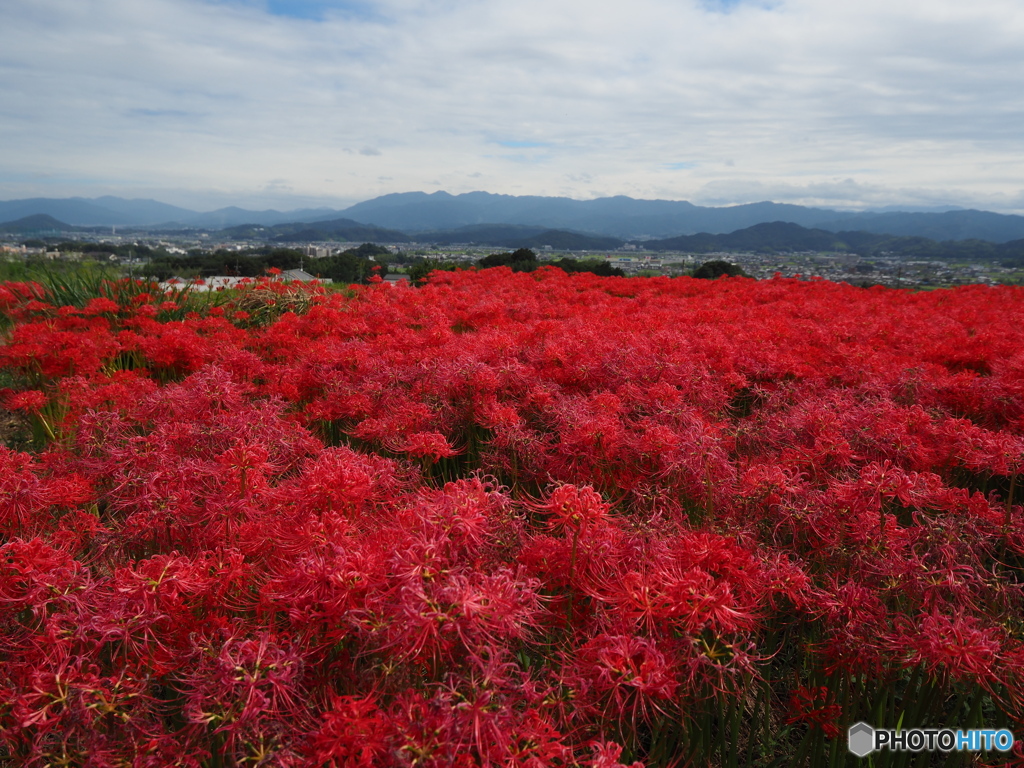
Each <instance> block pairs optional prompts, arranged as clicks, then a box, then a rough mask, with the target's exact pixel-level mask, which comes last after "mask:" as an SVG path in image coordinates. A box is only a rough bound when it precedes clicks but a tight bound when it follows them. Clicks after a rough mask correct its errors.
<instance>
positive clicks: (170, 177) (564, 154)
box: [0, 0, 1024, 212]
mask: <svg viewBox="0 0 1024 768" xmlns="http://www.w3.org/2000/svg"><path fill="white" fill-rule="evenodd" d="M0 30H2V32H0V35H2V38H0V198H3V199H11V198H19V197H32V196H47V197H62V196H68V195H83V196H88V197H93V196H97V195H102V194H117V195H122V196H126V197H155V198H157V199H160V200H163V201H165V202H170V203H175V204H179V205H186V206H189V207H193V208H210V207H216V206H219V205H226V204H232V203H233V204H239V205H245V206H249V207H252V206H277V207H285V208H293V207H298V206H301V205H309V204H329V205H339V204H344V203H351V202H356V201H358V200H363V199H368V198H371V197H374V196H376V195H379V194H384V193H387V192H403V191H411V190H424V191H428V192H429V191H434V190H438V189H444V190H447V191H449V192H452V193H459V192H467V191H471V190H486V191H490V192H501V193H508V194H538V195H564V196H569V197H575V198H593V197H600V196H606V195H615V194H624V195H630V196H632V197H641V198H666V199H687V200H691V201H693V202H696V203H701V204H705V205H724V204H731V203H742V202H752V201H757V200H767V199H771V200H776V201H784V202H797V203H802V204H810V205H825V206H833V207H843V208H854V207H879V206H885V205H900V206H929V205H936V206H938V205H962V206H968V207H978V208H986V209H989V210H997V211H1004V212H1024V130H1022V129H1021V127H1022V126H1024V87H1022V83H1024V5H1022V4H1021V3H1020V2H1019V0H972V2H970V3H967V2H964V0H858V2H856V3H845V2H836V0H779V1H778V2H755V1H753V0H741V1H740V2H736V0H729V1H728V2H725V1H724V0H631V1H630V2H629V3H623V2H619V1H618V0H616V1H615V2H612V1H611V0H517V1H516V2H514V3H510V2H505V1H503V0H323V1H322V2H320V1H318V0H303V1H302V2H289V1H288V0H274V1H271V2H267V1H265V0H4V1H3V2H0Z"/></svg>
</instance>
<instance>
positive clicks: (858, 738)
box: [846, 723, 875, 757]
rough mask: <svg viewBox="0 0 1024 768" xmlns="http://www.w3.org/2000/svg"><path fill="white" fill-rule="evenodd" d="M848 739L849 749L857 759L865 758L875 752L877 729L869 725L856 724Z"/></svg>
mask: <svg viewBox="0 0 1024 768" xmlns="http://www.w3.org/2000/svg"><path fill="white" fill-rule="evenodd" d="M846 737H847V741H846V745H847V747H848V748H849V750H850V751H851V752H852V753H853V754H855V755H856V756H857V757H865V756H866V755H870V754H871V753H872V752H874V751H875V729H874V728H872V727H871V726H870V725H868V724H867V723H854V724H853V725H851V726H850V730H848V731H847V732H846Z"/></svg>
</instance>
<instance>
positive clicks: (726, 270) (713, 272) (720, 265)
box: [693, 259, 750, 280]
mask: <svg viewBox="0 0 1024 768" xmlns="http://www.w3.org/2000/svg"><path fill="white" fill-rule="evenodd" d="M723 275H726V276H728V277H750V275H748V274H747V273H746V272H744V271H743V268H742V267H740V266H739V265H737V264H732V263H730V262H728V261H722V260H721V259H715V260H714V261H705V262H704V263H703V264H701V265H700V266H699V267H697V268H696V269H695V270H694V271H693V276H694V277H696V278H699V279H701V280H714V279H716V278H719V277H722V276H723Z"/></svg>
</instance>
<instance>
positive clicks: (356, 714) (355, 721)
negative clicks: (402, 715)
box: [311, 696, 390, 768]
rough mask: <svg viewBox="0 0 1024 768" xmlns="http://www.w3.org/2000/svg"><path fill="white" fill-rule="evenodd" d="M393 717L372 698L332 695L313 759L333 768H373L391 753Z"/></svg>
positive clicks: (318, 734) (312, 748)
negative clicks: (390, 732)
mask: <svg viewBox="0 0 1024 768" xmlns="http://www.w3.org/2000/svg"><path fill="white" fill-rule="evenodd" d="M389 725H390V719H389V718H388V717H387V716H386V714H385V713H383V712H381V711H380V710H379V709H378V708H377V705H376V702H374V700H373V699H372V698H370V697H366V698H359V697H356V696H332V698H331V702H330V708H329V709H328V710H327V711H326V712H325V713H324V715H323V722H322V723H321V725H320V728H319V729H318V730H317V732H316V734H315V735H314V737H313V744H312V747H311V752H312V758H313V759H314V760H315V761H316V764H317V765H323V766H330V768H374V766H378V765H382V764H383V763H384V761H385V758H386V757H387V755H388V752H389V751H390V750H389V747H390V745H389V739H388V727H389Z"/></svg>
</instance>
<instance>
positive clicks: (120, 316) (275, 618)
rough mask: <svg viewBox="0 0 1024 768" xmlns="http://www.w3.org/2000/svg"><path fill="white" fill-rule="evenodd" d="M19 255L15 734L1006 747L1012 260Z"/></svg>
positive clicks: (200, 743)
mask: <svg viewBox="0 0 1024 768" xmlns="http://www.w3.org/2000/svg"><path fill="white" fill-rule="evenodd" d="M221 298H222V299H224V300H222V301H219V302H213V301H210V302H207V303H205V304H204V303H201V302H199V301H197V300H195V299H194V298H193V297H189V296H188V295H185V294H177V295H172V296H164V295H161V294H159V293H158V292H156V288H155V286H149V285H144V284H140V283H137V282H131V281H121V282H112V283H107V284H105V285H104V286H103V289H102V291H100V292H99V295H95V296H93V297H92V298H90V299H88V300H80V301H77V302H69V301H62V300H61V299H60V298H59V297H58V296H56V295H55V294H54V293H53V292H52V291H48V290H47V289H45V288H43V287H42V286H40V285H36V284H32V283H6V284H2V285H0V315H2V319H0V334H2V338H3V345H2V346H0V371H2V375H3V377H4V378H3V387H4V390H3V392H2V393H0V397H2V400H0V405H2V407H3V409H4V413H5V420H4V422H3V423H4V424H5V425H7V426H6V427H5V430H6V431H5V433H4V434H5V442H6V447H0V543H2V544H0V764H4V765H7V764H9V765H17V766H22V765H24V766H79V765H81V766H262V765H266V766H331V767H334V768H341V766H417V767H419V766H422V767H428V766H537V767H539V766H594V767H595V768H598V767H599V768H614V767H615V766H631V765H634V764H638V765H644V766H652V767H653V766H687V765H693V766H705V765H711V766H721V767H722V768H726V767H727V766H734V767H738V766H763V767H765V768H767V767H768V766H841V765H851V766H852V765H862V764H863V765H865V766H866V765H869V764H870V765H873V766H882V765H892V766H898V765H906V766H912V765H935V764H949V765H1004V764H1006V763H1007V762H1012V761H1013V760H1015V759H1016V760H1019V759H1021V756H1022V752H1021V750H1020V745H1019V743H1018V744H1017V745H1016V746H1015V747H1014V753H1013V754H1004V753H999V752H996V751H991V752H974V753H956V752H952V753H949V754H944V753H935V754H929V753H920V754H912V753H877V754H875V755H873V756H872V758H869V759H864V760H860V759H858V758H855V757H854V756H853V755H851V754H849V753H848V751H847V745H846V729H847V728H848V727H849V726H850V725H851V724H853V723H854V722H857V721H860V720H863V721H865V722H868V723H870V724H872V725H876V726H880V727H890V728H896V727H897V725H901V726H902V727H904V728H906V727H908V726H929V727H943V726H947V725H948V726H951V727H954V728H1008V729H1010V730H1011V731H1013V732H1014V733H1015V734H1017V735H1018V737H1019V738H1020V737H1024V594H1022V585H1021V581H1022V577H1024V509H1022V506H1021V505H1020V503H1019V501H1020V499H1021V497H1022V496H1024V493H1022V491H1024V489H1022V488H1021V487H1020V486H1021V484H1022V482H1021V480H1022V478H1020V477H1019V474H1020V472H1021V467H1022V460H1024V290H1022V289H1019V288H1002V287H1000V288H993V287H987V286H969V287H964V288H958V289H954V290H940V291H933V292H922V293H913V292H909V291H902V290H890V289H884V288H875V289H870V290H865V289H861V288H854V287H851V286H849V285H845V284H834V283H829V282H824V281H821V280H797V279H781V278H776V279H771V280H763V281H759V282H758V281H754V280H750V279H745V278H724V279H720V280H716V281H702V280H693V279H691V278H675V279H669V278H651V279H643V278H632V279H626V278H598V277H595V276H593V275H588V274H578V275H571V276H570V275H566V274H564V273H562V272H560V271H556V270H552V269H542V270H540V271H538V272H535V273H529V274H513V273H512V272H510V271H508V270H507V269H491V270H483V271H477V272H474V271H468V272H454V273H435V274H434V276H433V277H431V278H430V280H429V281H428V283H427V284H426V285H425V286H423V287H421V288H413V287H407V286H395V287H390V286H388V285H386V284H381V283H377V284H374V285H369V286H363V287H359V286H353V287H351V288H349V289H347V290H346V291H341V292H319V293H318V292H305V291H303V290H301V289H299V288H297V287H287V286H283V285H281V284H277V283H270V282H264V283H258V284H256V285H254V286H250V287H248V288H246V289H243V290H242V291H240V292H239V293H237V294H235V295H232V296H230V297H221Z"/></svg>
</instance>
